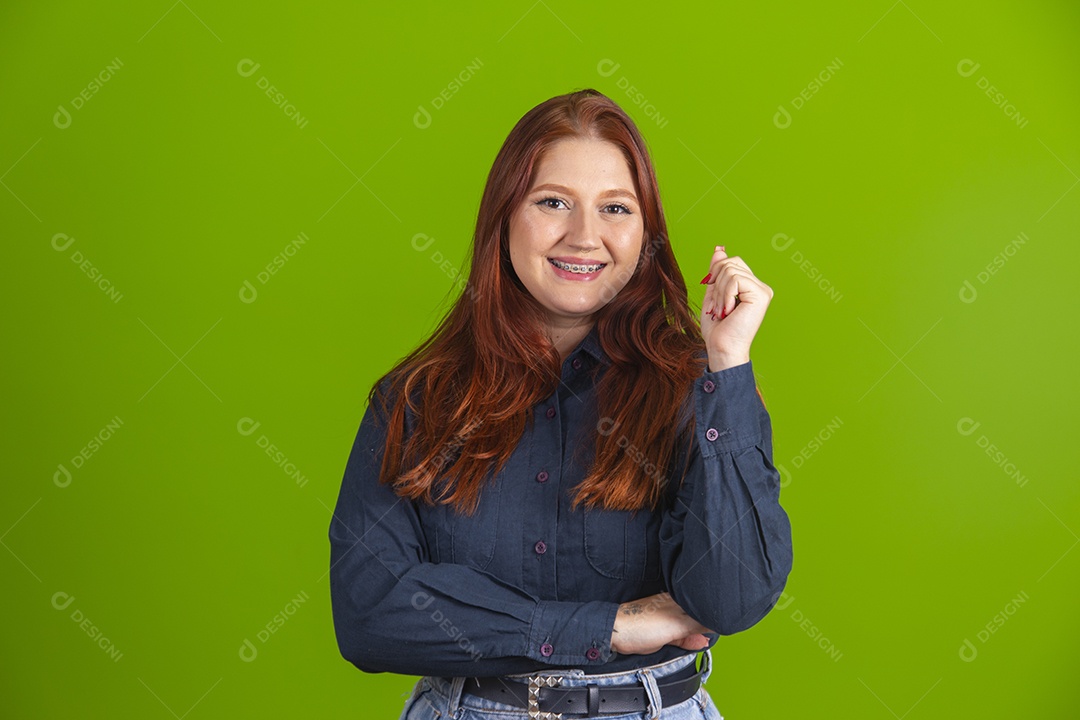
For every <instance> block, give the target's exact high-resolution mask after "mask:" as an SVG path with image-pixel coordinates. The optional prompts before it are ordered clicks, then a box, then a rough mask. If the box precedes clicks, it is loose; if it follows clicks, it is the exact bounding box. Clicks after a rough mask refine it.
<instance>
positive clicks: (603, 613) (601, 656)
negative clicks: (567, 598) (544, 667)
mask: <svg viewBox="0 0 1080 720" xmlns="http://www.w3.org/2000/svg"><path fill="white" fill-rule="evenodd" d="M618 611H619V603H614V602H603V601H593V602H584V603H581V602H558V601H554V600H541V601H540V602H539V603H537V606H536V610H535V611H534V612H533V617H532V622H531V623H530V626H529V640H528V643H529V646H528V647H527V648H526V651H525V654H526V655H528V656H529V657H530V658H532V659H533V660H538V661H539V662H542V663H546V664H548V665H575V666H584V665H602V664H603V663H605V662H607V661H608V660H610V659H611V658H612V655H613V653H612V651H611V631H612V630H613V629H614V627H615V615H616V613H618Z"/></svg>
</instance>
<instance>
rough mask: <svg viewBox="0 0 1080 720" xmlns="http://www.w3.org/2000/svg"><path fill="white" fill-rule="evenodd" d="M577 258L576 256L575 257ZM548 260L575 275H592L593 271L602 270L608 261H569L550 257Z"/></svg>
mask: <svg viewBox="0 0 1080 720" xmlns="http://www.w3.org/2000/svg"><path fill="white" fill-rule="evenodd" d="M575 259H576V258H575ZM548 262H549V263H551V264H552V265H554V266H555V267H557V268H559V269H560V270H565V271H566V272H569V273H573V274H575V275H591V274H593V273H597V272H600V271H601V270H602V269H604V267H606V266H607V263H601V262H592V263H590V262H581V261H579V262H568V261H566V260H559V259H556V258H548Z"/></svg>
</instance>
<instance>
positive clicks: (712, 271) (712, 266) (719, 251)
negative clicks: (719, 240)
mask: <svg viewBox="0 0 1080 720" xmlns="http://www.w3.org/2000/svg"><path fill="white" fill-rule="evenodd" d="M726 257H727V253H726V252H725V250H724V246H723V245H717V246H716V249H715V250H713V255H712V258H710V259H709V273H708V274H707V275H706V276H705V277H704V278H702V279H701V284H702V285H711V284H712V282H713V280H715V279H716V275H717V262H718V261H720V260H723V259H724V258H726Z"/></svg>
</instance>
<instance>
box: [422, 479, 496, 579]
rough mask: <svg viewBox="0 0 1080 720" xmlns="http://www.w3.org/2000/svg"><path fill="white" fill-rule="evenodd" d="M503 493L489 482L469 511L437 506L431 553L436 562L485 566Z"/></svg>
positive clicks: (491, 552)
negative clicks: (473, 507) (469, 512)
mask: <svg viewBox="0 0 1080 720" xmlns="http://www.w3.org/2000/svg"><path fill="white" fill-rule="evenodd" d="M501 496H502V493H501V492H499V490H498V487H497V485H495V486H493V485H491V484H489V485H488V486H487V487H485V488H484V489H483V491H482V494H481V495H480V504H479V506H478V507H477V508H476V511H475V512H474V513H473V514H472V515H465V514H464V513H458V512H456V511H455V510H454V509H453V508H451V507H450V506H448V505H439V506H437V509H436V511H435V512H434V513H433V517H432V520H433V521H434V524H435V547H434V553H433V555H434V557H435V559H436V562H450V563H455V564H458V565H468V566H470V567H474V568H476V569H478V570H486V569H487V568H488V566H489V565H491V561H492V558H493V557H494V556H495V540H496V537H497V531H498V527H499V513H500V505H501Z"/></svg>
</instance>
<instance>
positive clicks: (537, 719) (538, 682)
mask: <svg viewBox="0 0 1080 720" xmlns="http://www.w3.org/2000/svg"><path fill="white" fill-rule="evenodd" d="M559 685H562V676H560V675H533V676H531V677H530V678H529V707H528V712H529V720H562V713H553V712H541V711H540V689H541V688H545V687H549V688H553V687H558V686H559Z"/></svg>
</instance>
